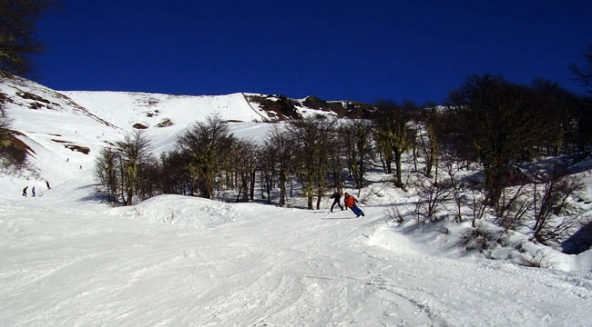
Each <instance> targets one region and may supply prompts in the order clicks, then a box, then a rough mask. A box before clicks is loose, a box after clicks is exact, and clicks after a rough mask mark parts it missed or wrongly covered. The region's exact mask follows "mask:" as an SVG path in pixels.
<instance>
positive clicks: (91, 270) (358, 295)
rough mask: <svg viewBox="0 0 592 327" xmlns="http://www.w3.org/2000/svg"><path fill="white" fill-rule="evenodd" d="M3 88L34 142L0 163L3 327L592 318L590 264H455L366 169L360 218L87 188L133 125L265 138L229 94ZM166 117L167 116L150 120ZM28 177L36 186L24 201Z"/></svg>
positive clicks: (438, 238)
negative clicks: (11, 167) (132, 196)
mask: <svg viewBox="0 0 592 327" xmlns="http://www.w3.org/2000/svg"><path fill="white" fill-rule="evenodd" d="M0 91H1V92H2V93H3V94H7V95H8V96H7V99H8V100H6V101H7V103H6V105H5V108H6V111H7V113H8V114H9V115H10V117H12V119H13V120H14V122H13V128H14V129H15V130H16V131H18V132H20V133H22V135H21V136H19V137H20V138H21V139H22V140H23V142H26V143H27V144H28V145H29V146H30V147H31V149H32V150H33V151H34V154H33V157H32V159H31V163H32V167H33V168H34V170H33V171H27V172H20V173H18V174H6V172H2V174H0V326H8V327H11V326H122V327H126V326H175V327H176V326H260V327H262V326H569V327H572V326H590V325H591V324H590V308H592V272H590V271H589V269H588V268H589V265H583V266H578V265H575V264H573V265H569V264H565V266H564V267H561V268H563V269H561V270H559V269H558V270H554V269H538V268H526V267H521V266H517V265H515V264H512V263H509V262H507V261H499V262H495V261H486V260H483V259H480V258H464V259H463V258H459V257H458V256H456V257H454V256H452V255H449V254H448V253H446V252H445V251H444V250H441V248H440V247H441V246H442V244H446V242H447V241H453V240H451V239H449V238H448V237H450V236H449V235H448V234H443V233H438V232H435V233H430V234H427V235H425V237H423V238H421V240H422V241H421V242H418V241H417V240H418V239H420V238H419V237H418V238H408V237H407V236H406V235H405V234H402V233H401V232H400V230H399V229H398V228H396V226H394V225H393V224H391V223H389V222H388V221H387V219H386V213H385V209H386V208H387V206H388V205H393V203H394V204H395V205H397V206H398V207H399V208H400V209H401V210H402V211H404V212H407V211H409V212H411V211H412V210H413V206H414V201H416V200H417V199H416V198H413V197H412V196H409V195H407V194H404V193H403V192H400V191H397V190H392V189H390V188H389V187H386V186H385V184H383V183H381V181H380V178H379V177H378V176H370V177H371V178H374V177H375V178H376V182H375V183H372V186H371V187H370V188H368V189H366V190H364V191H363V194H362V196H361V197H360V198H361V199H362V198H363V201H362V208H363V210H364V211H365V212H366V216H365V217H364V218H360V219H355V218H354V216H353V214H351V212H349V211H339V212H335V213H329V212H328V209H327V208H328V206H329V205H330V202H329V199H324V202H323V210H319V211H309V210H302V209H296V208H277V207H273V206H267V205H262V204H257V203H243V204H236V203H221V202H215V201H210V200H205V199H199V198H193V197H182V196H176V195H165V196H159V197H156V198H153V199H150V200H148V201H145V202H143V203H141V204H139V205H137V206H133V207H120V208H112V207H109V206H107V205H106V204H102V203H100V202H99V201H98V199H96V198H95V197H94V187H95V183H96V182H95V180H94V177H93V176H94V169H93V164H94V157H95V155H96V154H97V153H98V151H99V150H100V148H101V147H102V146H104V145H107V144H109V143H112V142H115V141H117V140H119V139H120V138H121V137H123V136H124V135H125V134H126V133H129V132H130V131H132V130H133V128H132V127H131V126H132V125H133V124H136V123H141V124H144V125H146V126H148V128H147V129H146V131H147V132H148V135H149V136H150V137H151V139H152V141H153V142H154V143H155V145H156V146H155V148H157V149H159V150H166V149H167V148H168V147H171V146H173V143H174V139H175V136H176V135H178V133H181V132H182V131H183V130H184V129H186V128H188V127H189V126H191V124H193V123H194V122H195V121H196V120H201V121H203V119H205V117H204V116H203V115H208V114H210V113H213V112H219V113H220V114H221V115H222V118H223V119H233V120H235V119H236V120H241V119H242V120H245V121H243V122H236V123H232V124H231V129H232V131H233V132H234V133H235V135H236V136H239V137H245V138H251V139H258V140H261V139H262V138H263V137H264V135H265V133H266V131H267V130H268V129H270V128H273V127H274V126H275V125H274V124H269V123H256V122H253V120H258V121H260V119H252V118H253V117H255V116H254V115H257V112H256V111H254V110H253V109H252V108H249V106H248V105H245V104H244V97H242V98H241V95H240V94H234V95H229V96H220V97H187V98H185V97H179V98H177V97H172V96H171V97H169V96H166V95H146V94H137V93H136V94H128V93H110V92H105V93H103V92H101V93H94V92H89V93H87V92H65V93H60V92H55V91H53V90H50V89H48V88H45V87H43V86H41V85H38V84H35V83H32V82H30V81H26V80H21V79H17V80H13V81H10V82H6V81H3V82H2V84H1V85H0ZM142 99H143V100H142ZM150 99H154V101H156V102H154V101H152V100H150ZM95 100H96V101H95ZM151 101H152V102H151ZM185 101H186V102H185ZM173 103H174V104H176V105H175V106H173V105H172V104H173ZM183 103H185V104H183ZM210 105H211V106H210ZM32 108H34V109H32ZM220 109H228V110H227V111H226V112H224V111H223V110H220ZM239 109H240V110H239ZM150 115H152V116H151V117H149V116H150ZM247 117H250V118H247ZM164 118H169V119H170V120H171V121H173V123H174V124H173V125H172V126H168V127H157V126H155V125H156V124H158V123H159V122H161V121H162V119H164ZM239 118H240V119H239ZM67 146H69V147H67ZM74 146H76V148H75V149H85V148H86V149H88V150H89V152H88V153H87V154H85V153H83V152H80V151H73V150H71V148H73V147H74ZM46 180H47V181H49V182H50V183H51V186H52V188H51V189H47V187H46V185H45V181H46ZM24 186H29V192H30V190H31V188H32V187H33V186H35V187H36V189H37V196H36V197H30V196H28V197H23V196H21V195H20V194H21V189H22V188H23V187H24ZM591 193H592V192H591ZM29 194H30V193H29ZM291 201H295V202H296V201H299V199H297V198H294V199H291ZM453 232H454V231H453ZM452 234H453V233H452ZM451 246H452V245H451ZM555 258H560V259H561V260H563V261H559V262H560V263H561V262H567V261H568V259H565V258H575V257H573V256H572V257H568V256H565V255H559V254H551V255H550V258H549V259H555ZM581 262H583V261H581ZM578 268H581V270H579V269H578Z"/></svg>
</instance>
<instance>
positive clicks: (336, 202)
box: [331, 191, 343, 212]
mask: <svg viewBox="0 0 592 327" xmlns="http://www.w3.org/2000/svg"><path fill="white" fill-rule="evenodd" d="M331 199H333V204H332V205H331V212H333V207H335V205H338V206H339V208H341V210H343V207H342V206H341V204H340V203H339V200H341V193H339V191H335V193H333V195H331Z"/></svg>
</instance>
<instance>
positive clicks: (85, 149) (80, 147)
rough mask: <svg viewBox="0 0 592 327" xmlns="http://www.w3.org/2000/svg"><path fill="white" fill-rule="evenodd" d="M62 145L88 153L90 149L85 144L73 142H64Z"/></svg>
mask: <svg viewBox="0 0 592 327" xmlns="http://www.w3.org/2000/svg"><path fill="white" fill-rule="evenodd" d="M64 147H66V149H70V150H72V151H77V152H80V153H84V154H89V153H90V149H89V148H87V147H85V146H80V145H75V144H66V145H64Z"/></svg>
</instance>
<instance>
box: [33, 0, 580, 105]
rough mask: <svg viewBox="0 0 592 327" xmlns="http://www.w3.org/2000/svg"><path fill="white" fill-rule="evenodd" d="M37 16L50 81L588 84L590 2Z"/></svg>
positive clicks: (224, 90) (371, 95)
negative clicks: (582, 70) (581, 74)
mask: <svg viewBox="0 0 592 327" xmlns="http://www.w3.org/2000/svg"><path fill="white" fill-rule="evenodd" d="M62 3H63V8H62V9H61V10H60V11H59V12H58V13H56V14H52V15H49V16H47V17H46V18H44V19H43V20H42V21H40V22H39V24H38V25H37V27H38V32H39V35H38V36H39V38H40V40H41V41H42V42H44V43H45V44H46V46H47V50H46V52H45V53H44V54H42V55H40V56H37V57H35V62H36V64H37V65H38V74H37V78H36V80H37V81H38V82H40V83H42V84H44V85H47V86H49V87H51V88H53V89H57V90H62V91H70V90H106V91H138V92H157V93H170V94H189V95H213V94H228V93H234V92H255V93H277V94H284V95H287V96H289V97H293V98H301V97H305V96H307V95H316V96H318V97H321V98H323V99H326V100H359V101H364V102H375V101H376V100H378V99H392V100H396V101H401V100H404V99H410V100H413V101H416V102H418V103H423V102H424V101H427V100H432V101H436V102H440V101H442V100H443V99H444V98H445V97H446V96H447V95H448V91H449V90H451V89H454V88H457V87H458V86H460V85H461V83H462V82H463V81H464V80H465V78H466V77H467V76H469V75H471V74H483V73H492V74H500V75H504V76H505V77H506V78H507V79H508V80H510V81H512V82H517V83H527V84H528V83H531V82H532V80H533V78H534V77H540V78H545V79H549V80H552V81H555V82H558V83H559V84H560V85H562V86H564V87H566V88H568V89H570V90H574V91H577V92H580V93H581V92H583V91H582V89H581V88H579V86H578V85H577V84H576V83H575V82H573V81H571V79H572V78H573V74H572V73H571V71H570V70H569V65H570V64H571V63H583V54H584V52H585V51H586V49H587V47H588V46H590V45H592V1H590V0H586V1H584V0H563V1H559V0H557V1H550V0H532V1H530V0H512V1H507V0H499V1H497V0H492V1H475V0H472V1H458V0H456V1H455V0H450V1H421V0H419V1H393V0H391V1H389V0H364V1H347V0H342V1H333V0H326V1H324V0H316V1H310V0H293V1H281V0H278V1H267V0H253V1H242V0H234V1H230V0H203V1H199V0H195V1H194V0H101V1H83V0H62Z"/></svg>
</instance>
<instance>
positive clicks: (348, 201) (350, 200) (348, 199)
mask: <svg viewBox="0 0 592 327" xmlns="http://www.w3.org/2000/svg"><path fill="white" fill-rule="evenodd" d="M343 202H344V203H345V207H346V208H350V209H351V211H353V213H355V214H356V218H359V217H360V216H364V212H363V211H362V209H360V208H358V206H357V205H356V202H358V200H357V199H356V198H354V197H353V196H351V195H349V193H347V192H345V199H344V200H343ZM346 210H347V209H346Z"/></svg>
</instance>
